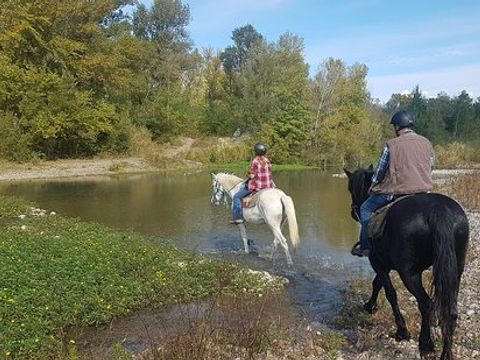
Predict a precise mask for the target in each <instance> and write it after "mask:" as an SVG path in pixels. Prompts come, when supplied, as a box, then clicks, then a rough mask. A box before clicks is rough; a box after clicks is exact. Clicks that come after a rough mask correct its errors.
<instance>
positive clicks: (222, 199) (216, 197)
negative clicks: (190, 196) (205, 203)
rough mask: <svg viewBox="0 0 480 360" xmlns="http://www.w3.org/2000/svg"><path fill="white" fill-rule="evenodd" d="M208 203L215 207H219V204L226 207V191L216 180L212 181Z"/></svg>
mask: <svg viewBox="0 0 480 360" xmlns="http://www.w3.org/2000/svg"><path fill="white" fill-rule="evenodd" d="M210 202H211V203H212V204H215V205H219V204H220V203H223V205H225V206H226V207H228V200H227V194H226V191H225V189H224V188H223V186H222V185H221V184H220V182H219V181H218V180H217V179H214V180H213V191H212V198H211V199H210Z"/></svg>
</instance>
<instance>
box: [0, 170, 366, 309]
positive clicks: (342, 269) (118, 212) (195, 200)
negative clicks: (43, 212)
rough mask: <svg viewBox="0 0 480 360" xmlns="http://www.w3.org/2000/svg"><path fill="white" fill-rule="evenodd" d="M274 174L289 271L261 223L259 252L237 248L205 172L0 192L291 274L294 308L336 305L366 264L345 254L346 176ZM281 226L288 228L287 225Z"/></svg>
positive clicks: (0, 187)
mask: <svg viewBox="0 0 480 360" xmlns="http://www.w3.org/2000/svg"><path fill="white" fill-rule="evenodd" d="M274 176H275V181H276V183H277V186H279V187H280V188H281V189H283V190H284V191H285V192H286V193H287V194H289V195H290V196H292V198H293V201H294V203H295V207H296V214H297V220H298V223H299V231H300V238H301V243H300V246H299V248H298V250H297V252H296V253H295V255H294V257H293V259H294V263H295V268H294V269H293V270H291V269H290V270H286V263H285V257H284V255H283V253H282V251H281V250H280V249H279V251H278V252H277V256H276V257H275V260H274V262H273V265H272V260H271V258H270V253H271V245H272V238H273V236H272V234H271V232H270V231H269V230H268V228H267V227H265V226H261V225H257V226H248V227H247V230H248V235H249V238H250V239H253V240H254V242H255V244H256V247H257V248H258V253H259V255H258V256H252V255H250V256H246V255H244V254H242V253H241V251H240V250H241V249H242V247H243V243H242V241H241V240H240V238H239V233H238V231H237V229H236V227H235V226H234V225H230V224H229V223H228V220H229V219H230V212H229V209H227V208H225V207H224V206H213V205H211V204H210V196H211V176H210V174H209V173H203V172H202V173H196V174H142V175H122V176H113V177H111V176H103V177H91V178H82V179H78V178H77V179H61V180H42V181H26V182H10V183H7V182H3V183H0V194H12V195H18V196H21V197H24V198H26V199H28V200H32V201H34V202H36V203H37V204H38V206H40V207H41V208H44V209H47V210H48V211H56V212H58V213H60V214H63V215H68V216H75V217H79V218H81V219H83V220H91V221H96V222H100V223H104V224H107V225H109V226H112V227H115V228H124V229H132V230H134V231H137V232H139V233H142V234H145V235H148V236H151V237H153V238H154V239H155V240H156V241H157V240H158V241H164V240H165V239H168V240H170V241H172V242H174V243H176V244H177V245H178V246H180V247H183V248H187V249H191V250H194V251H199V252H202V253H206V254H210V255H212V256H216V257H223V258H227V259H229V260H233V261H238V262H240V263H243V264H246V265H248V266H250V267H253V268H256V269H262V270H272V269H273V270H274V271H276V272H277V273H279V274H281V275H284V276H287V277H288V278H290V280H291V286H290V287H289V289H290V291H291V293H292V298H293V299H294V301H295V302H296V303H297V304H298V305H299V306H300V307H302V308H303V309H304V310H305V311H307V312H308V313H310V314H311V315H312V316H313V317H315V318H317V317H322V316H324V315H326V314H328V313H330V312H331V311H330V310H332V309H333V308H335V307H336V306H338V301H339V299H340V291H341V289H342V288H343V285H344V281H345V280H346V279H347V278H348V277H349V276H351V274H352V272H355V271H358V272H362V273H363V272H364V271H368V270H367V269H368V266H367V261H366V260H365V259H358V258H354V257H353V256H351V255H350V254H349V249H350V247H351V246H352V244H353V243H354V241H355V239H356V238H357V236H358V235H357V234H358V225H357V224H356V223H355V222H354V221H353V220H352V219H351V218H350V212H349V208H350V197H349V195H348V193H347V190H346V186H347V183H346V180H345V179H339V178H334V177H332V176H330V175H326V174H323V173H321V172H318V171H312V170H309V171H290V172H276V173H274ZM284 232H285V233H286V234H288V231H287V229H284ZM287 237H288V235H287Z"/></svg>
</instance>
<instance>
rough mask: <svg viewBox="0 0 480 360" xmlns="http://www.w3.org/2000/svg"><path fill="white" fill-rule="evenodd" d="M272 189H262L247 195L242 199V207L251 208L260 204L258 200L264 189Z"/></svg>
mask: <svg viewBox="0 0 480 360" xmlns="http://www.w3.org/2000/svg"><path fill="white" fill-rule="evenodd" d="M267 190H271V189H261V190H258V191H255V192H254V193H252V194H250V195H247V196H245V197H244V198H243V199H242V208H244V209H250V208H253V207H255V206H257V205H258V200H259V199H260V194H261V193H262V192H264V191H267Z"/></svg>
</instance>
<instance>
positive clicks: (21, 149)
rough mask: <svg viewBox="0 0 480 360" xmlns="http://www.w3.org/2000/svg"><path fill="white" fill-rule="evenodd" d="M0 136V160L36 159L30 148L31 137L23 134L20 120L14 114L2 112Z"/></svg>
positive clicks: (0, 115) (0, 116)
mask: <svg viewBox="0 0 480 360" xmlns="http://www.w3.org/2000/svg"><path fill="white" fill-rule="evenodd" d="M0 134H2V136H1V137H0V158H2V159H5V160H10V161H26V160H30V159H32V158H33V157H35V153H34V152H33V151H32V150H31V148H30V142H31V137H30V136H29V135H28V134H24V133H23V132H22V129H21V128H20V125H19V122H18V119H16V118H15V117H14V116H13V115H12V114H9V113H2V112H0Z"/></svg>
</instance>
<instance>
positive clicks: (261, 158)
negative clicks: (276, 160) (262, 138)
mask: <svg viewBox="0 0 480 360" xmlns="http://www.w3.org/2000/svg"><path fill="white" fill-rule="evenodd" d="M254 150H255V155H256V156H255V159H253V161H252V166H251V167H250V170H249V171H248V174H247V176H248V178H249V179H250V180H249V181H248V186H245V187H242V188H241V189H240V190H239V191H238V192H237V193H236V194H235V195H234V196H233V208H232V213H233V214H232V215H233V220H232V221H230V223H232V224H241V223H243V215H242V199H243V198H244V197H245V196H247V195H250V194H251V193H252V192H255V191H258V190H261V189H269V188H274V187H275V183H274V182H273V180H272V163H271V162H270V160H269V159H268V158H267V157H266V156H265V154H266V153H267V148H266V147H265V145H263V144H261V143H258V144H255V147H254Z"/></svg>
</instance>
